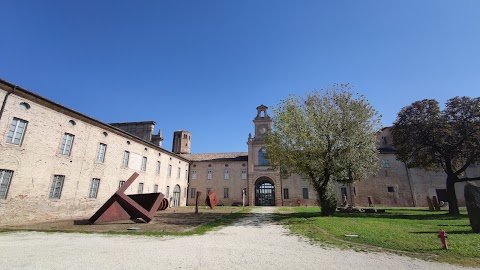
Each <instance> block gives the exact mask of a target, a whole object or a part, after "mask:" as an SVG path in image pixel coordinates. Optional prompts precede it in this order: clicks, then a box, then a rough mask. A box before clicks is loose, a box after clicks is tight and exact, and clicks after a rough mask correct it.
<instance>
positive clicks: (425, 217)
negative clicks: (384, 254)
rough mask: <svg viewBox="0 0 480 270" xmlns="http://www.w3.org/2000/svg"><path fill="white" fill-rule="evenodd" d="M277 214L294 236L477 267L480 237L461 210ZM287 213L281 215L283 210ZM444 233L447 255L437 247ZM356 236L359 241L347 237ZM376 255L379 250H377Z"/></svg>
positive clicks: (295, 211)
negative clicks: (449, 212)
mask: <svg viewBox="0 0 480 270" xmlns="http://www.w3.org/2000/svg"><path fill="white" fill-rule="evenodd" d="M288 210H290V213H280V214H277V215H276V219H277V220H281V221H282V222H284V223H285V224H287V225H289V227H290V229H291V230H292V232H294V233H297V234H300V235H303V236H306V237H308V238H310V239H313V240H318V241H321V242H323V243H327V244H332V245H335V246H339V247H350V248H354V249H361V250H363V249H366V250H375V247H379V248H382V249H386V250H389V251H394V252H397V253H403V254H407V255H410V256H414V257H419V258H423V259H428V260H435V261H440V262H448V263H452V264H461V265H465V266H480V234H476V233H473V231H472V230H471V227H470V223H469V220H468V217H467V215H466V212H465V211H462V214H461V215H460V216H449V215H447V212H446V211H438V212H431V211H428V210H425V209H419V208H388V209H387V210H386V212H385V213H372V214H365V213H336V215H335V216H333V217H321V216H320V211H319V209H318V208H316V207H309V208H305V207H291V208H288ZM283 211H284V212H285V210H283ZM439 229H443V230H445V231H446V232H447V233H448V239H447V241H448V247H449V249H448V251H444V250H442V248H441V245H440V242H439V240H438V237H437V235H438V230H439ZM346 234H357V235H359V237H357V238H348V237H345V235H346ZM377 250H378V248H377Z"/></svg>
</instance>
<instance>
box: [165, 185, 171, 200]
mask: <svg viewBox="0 0 480 270" xmlns="http://www.w3.org/2000/svg"><path fill="white" fill-rule="evenodd" d="M168 196H170V186H167V192H165V198H168Z"/></svg>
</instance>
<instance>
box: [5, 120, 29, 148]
mask: <svg viewBox="0 0 480 270" xmlns="http://www.w3.org/2000/svg"><path fill="white" fill-rule="evenodd" d="M27 123H28V122H27V121H25V120H23V119H20V118H16V117H14V118H13V120H12V124H11V125H10V129H9V130H8V134H7V143H11V144H16V145H20V144H22V141H23V137H24V135H25V130H26V129H27Z"/></svg>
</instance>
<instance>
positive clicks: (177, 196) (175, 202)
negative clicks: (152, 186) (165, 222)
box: [172, 185, 180, 207]
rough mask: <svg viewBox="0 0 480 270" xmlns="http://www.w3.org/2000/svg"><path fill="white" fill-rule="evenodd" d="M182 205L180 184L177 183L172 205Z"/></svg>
mask: <svg viewBox="0 0 480 270" xmlns="http://www.w3.org/2000/svg"><path fill="white" fill-rule="evenodd" d="M178 206H180V186H179V185H176V186H175V188H174V189H173V202H172V207H178Z"/></svg>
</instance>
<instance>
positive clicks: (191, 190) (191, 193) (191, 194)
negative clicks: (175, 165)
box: [190, 188, 197, 199]
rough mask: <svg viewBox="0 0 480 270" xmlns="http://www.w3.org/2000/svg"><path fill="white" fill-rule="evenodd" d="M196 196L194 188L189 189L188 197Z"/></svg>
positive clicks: (193, 197)
mask: <svg viewBox="0 0 480 270" xmlns="http://www.w3.org/2000/svg"><path fill="white" fill-rule="evenodd" d="M195 196H197V190H196V189H195V188H191V189H190V198H192V199H195V198H196V197H195Z"/></svg>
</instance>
